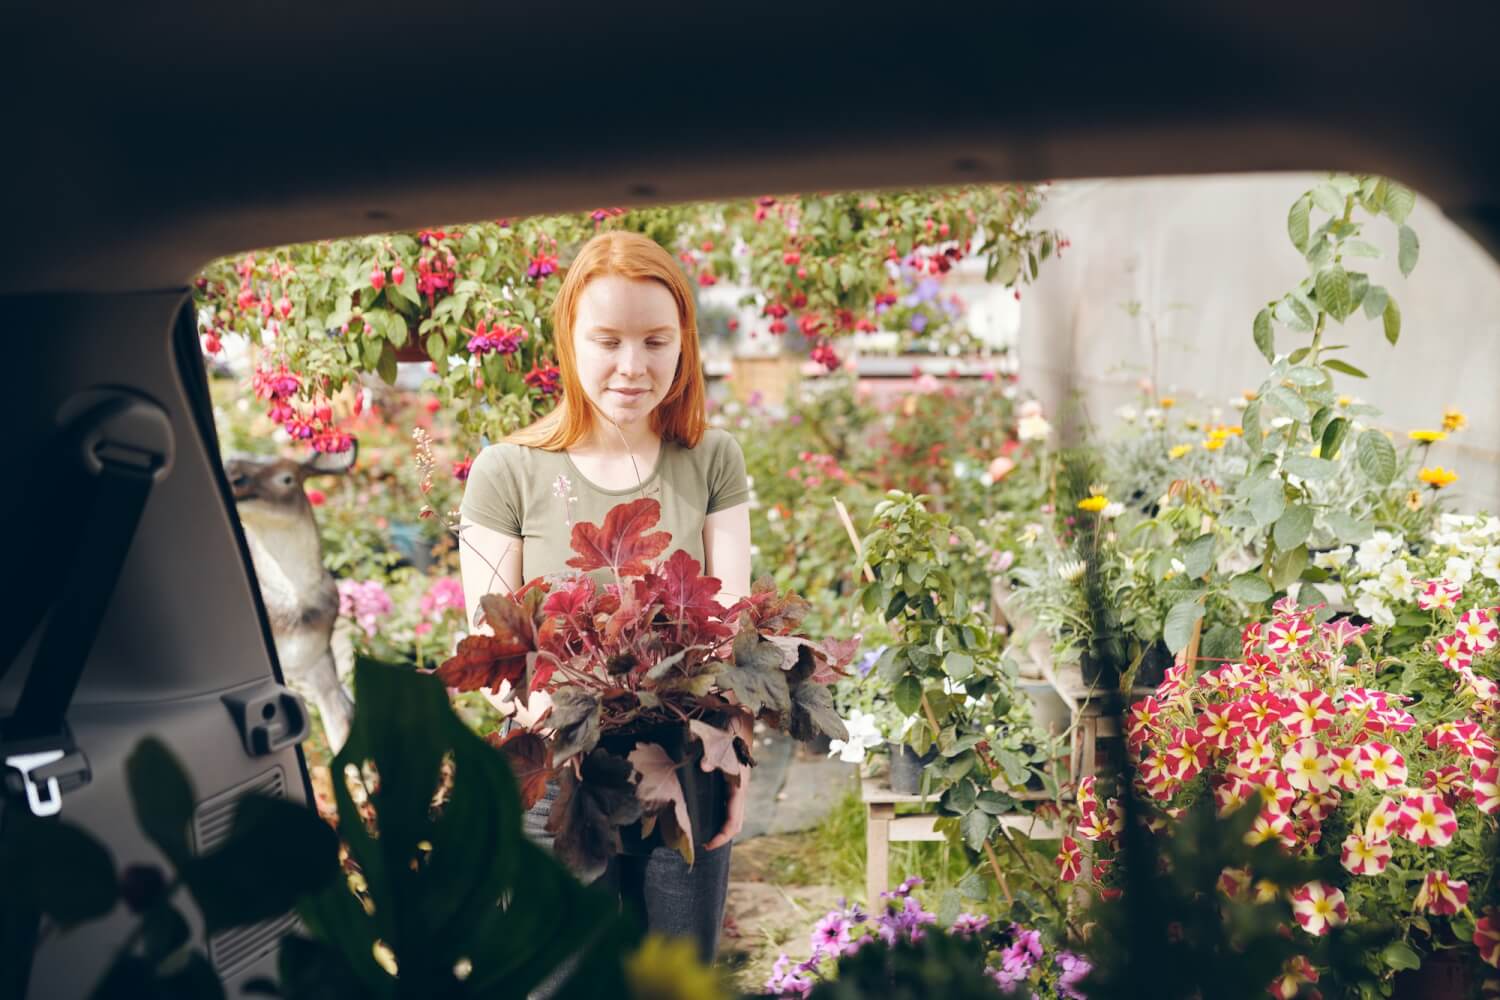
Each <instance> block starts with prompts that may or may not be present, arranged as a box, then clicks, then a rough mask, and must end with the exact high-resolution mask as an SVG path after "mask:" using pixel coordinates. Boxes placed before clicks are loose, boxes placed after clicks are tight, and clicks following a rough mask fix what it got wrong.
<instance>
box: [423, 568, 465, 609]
mask: <svg viewBox="0 0 1500 1000" xmlns="http://www.w3.org/2000/svg"><path fill="white" fill-rule="evenodd" d="M420 607H421V609H422V614H424V615H432V616H433V617H435V618H440V617H442V615H443V612H445V611H448V610H449V609H450V608H451V609H457V610H458V611H463V610H464V587H463V584H462V583H460V582H459V581H458V578H457V577H452V576H442V577H438V578H437V579H436V580H433V581H432V585H431V586H429V587H428V588H427V593H425V594H423V595H422V600H421V602H420Z"/></svg>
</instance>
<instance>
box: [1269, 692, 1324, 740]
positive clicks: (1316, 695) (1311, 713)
mask: <svg viewBox="0 0 1500 1000" xmlns="http://www.w3.org/2000/svg"><path fill="white" fill-rule="evenodd" d="M1288 702H1289V704H1288V707H1287V710H1286V712H1285V713H1284V714H1283V715H1282V716H1281V724H1282V725H1283V726H1286V728H1287V731H1288V732H1290V733H1291V734H1292V735H1294V736H1300V737H1306V736H1312V735H1314V734H1315V733H1320V732H1322V731H1323V730H1325V729H1327V728H1328V727H1330V726H1332V725H1333V720H1334V719H1335V718H1336V716H1335V714H1334V711H1333V699H1332V698H1330V697H1328V695H1327V694H1325V693H1324V692H1322V691H1318V690H1313V691H1298V692H1296V693H1295V694H1293V695H1292V696H1291V698H1290V699H1288Z"/></svg>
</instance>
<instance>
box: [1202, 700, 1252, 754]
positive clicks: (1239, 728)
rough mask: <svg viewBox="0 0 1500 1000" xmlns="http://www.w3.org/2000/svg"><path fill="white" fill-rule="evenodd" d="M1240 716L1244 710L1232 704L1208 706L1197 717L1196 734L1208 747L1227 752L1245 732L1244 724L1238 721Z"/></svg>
mask: <svg viewBox="0 0 1500 1000" xmlns="http://www.w3.org/2000/svg"><path fill="white" fill-rule="evenodd" d="M1242 715H1244V709H1243V708H1242V707H1240V706H1239V705H1238V704H1236V703H1234V702H1231V703H1229V704H1226V705H1209V706H1207V707H1205V708H1204V709H1203V712H1202V714H1200V715H1199V716H1198V732H1199V733H1200V734H1201V735H1202V736H1203V738H1204V740H1206V741H1207V742H1208V744H1209V745H1210V746H1212V747H1215V748H1216V749H1219V750H1227V749H1229V747H1230V746H1231V745H1233V744H1234V743H1235V742H1237V741H1238V738H1239V736H1240V734H1241V733H1243V732H1244V731H1245V724H1244V723H1243V722H1241V721H1240V717H1241V716H1242Z"/></svg>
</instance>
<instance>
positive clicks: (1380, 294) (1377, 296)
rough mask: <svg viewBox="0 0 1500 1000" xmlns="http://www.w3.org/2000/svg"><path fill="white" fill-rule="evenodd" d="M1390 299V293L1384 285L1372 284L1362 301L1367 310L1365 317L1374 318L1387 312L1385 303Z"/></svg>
mask: <svg viewBox="0 0 1500 1000" xmlns="http://www.w3.org/2000/svg"><path fill="white" fill-rule="evenodd" d="M1389 300H1390V293H1389V292H1387V291H1386V290H1385V286H1384V285H1371V286H1370V290H1369V291H1368V292H1366V293H1365V300H1364V302H1362V303H1360V305H1361V306H1363V308H1364V310H1365V319H1374V318H1375V317H1376V316H1379V315H1380V314H1381V313H1383V312H1385V304H1386V302H1387V301H1389Z"/></svg>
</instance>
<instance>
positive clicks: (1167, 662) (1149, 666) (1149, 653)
mask: <svg viewBox="0 0 1500 1000" xmlns="http://www.w3.org/2000/svg"><path fill="white" fill-rule="evenodd" d="M1171 665H1172V653H1171V651H1170V650H1168V649H1167V644H1166V643H1165V642H1162V641H1161V640H1160V639H1157V640H1156V641H1155V642H1153V643H1152V644H1151V645H1150V646H1147V647H1146V655H1145V656H1143V657H1141V665H1140V667H1138V668H1137V669H1136V672H1135V686H1136V687H1152V688H1154V687H1156V686H1157V685H1158V684H1160V683H1161V682H1162V681H1164V680H1166V679H1167V668H1168V667H1170V666H1171Z"/></svg>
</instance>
